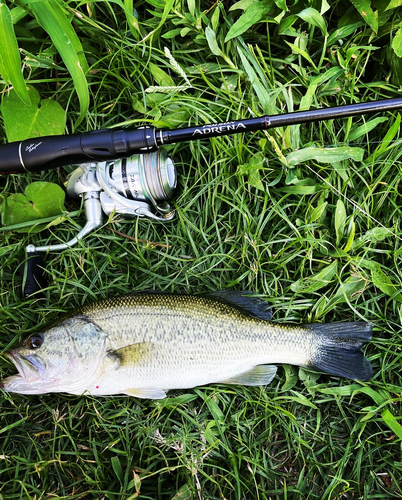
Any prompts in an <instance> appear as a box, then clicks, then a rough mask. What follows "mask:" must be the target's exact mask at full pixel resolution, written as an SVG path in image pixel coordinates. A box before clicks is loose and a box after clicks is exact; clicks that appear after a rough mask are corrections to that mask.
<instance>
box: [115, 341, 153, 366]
mask: <svg viewBox="0 0 402 500" xmlns="http://www.w3.org/2000/svg"><path fill="white" fill-rule="evenodd" d="M152 348H153V344H152V343H151V342H138V343H137V344H131V345H128V346H126V347H122V348H121V349H117V350H115V351H109V353H108V356H109V358H111V359H112V360H113V361H115V362H116V364H117V363H118V366H132V365H134V364H136V363H138V362H139V361H144V359H146V358H147V357H148V356H149V355H150V353H151V352H152Z"/></svg>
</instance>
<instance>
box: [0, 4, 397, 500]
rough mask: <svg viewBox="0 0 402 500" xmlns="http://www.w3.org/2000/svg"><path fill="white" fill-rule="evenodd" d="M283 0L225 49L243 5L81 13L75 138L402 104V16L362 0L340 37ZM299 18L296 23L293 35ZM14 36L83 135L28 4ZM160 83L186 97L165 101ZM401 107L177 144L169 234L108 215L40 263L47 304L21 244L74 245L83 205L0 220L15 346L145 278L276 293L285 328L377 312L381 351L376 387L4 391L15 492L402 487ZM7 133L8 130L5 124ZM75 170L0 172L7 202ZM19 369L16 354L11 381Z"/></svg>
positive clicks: (296, 378) (107, 8)
mask: <svg viewBox="0 0 402 500" xmlns="http://www.w3.org/2000/svg"><path fill="white" fill-rule="evenodd" d="M265 3H266V4H267V5H268V2H265ZM275 4H276V6H274V7H273V8H272V9H271V12H270V13H269V14H268V15H266V16H265V17H264V20H263V21H261V22H259V23H257V24H254V25H252V26H251V27H249V28H248V29H247V30H246V31H245V32H243V33H242V34H241V36H239V37H237V38H235V39H231V40H229V41H226V42H225V37H226V36H227V34H228V32H229V29H230V27H231V26H232V25H233V24H234V23H235V21H236V20H237V19H238V18H239V17H240V15H241V13H242V12H243V11H241V10H232V11H231V10H230V7H231V3H229V2H221V3H218V4H212V3H209V2H205V1H203V0H201V1H200V2H198V1H190V0H189V1H184V0H177V1H176V2H163V1H153V2H138V3H137V2H135V5H134V7H135V8H136V9H137V13H138V19H139V27H140V33H137V31H136V29H135V28H134V27H132V29H131V31H130V29H129V28H128V26H127V17H126V14H125V11H124V10H123V9H122V8H121V5H120V4H118V3H111V2H94V3H90V4H86V5H82V6H80V5H78V4H77V3H76V2H70V3H66V4H65V5H66V7H67V8H68V9H69V13H70V14H71V15H72V16H73V18H74V21H73V23H74V27H75V30H76V32H77V35H78V37H79V39H80V42H81V44H82V47H83V50H84V53H85V55H86V59H87V62H88V65H89V68H90V72H89V74H88V75H87V83H88V90H89V95H90V99H91V102H90V107H89V111H88V113H87V114H86V116H85V119H84V120H83V121H82V122H81V124H80V125H79V126H78V128H77V130H76V131H86V130H93V129H97V128H101V127H119V126H122V125H123V124H125V125H127V124H128V125H130V126H132V127H136V126H140V125H141V124H143V123H149V124H151V125H155V126H157V127H165V128H166V127H173V128H178V127H182V126H187V125H188V124H197V123H199V124H204V123H211V122H221V121H226V120H231V119H238V118H241V117H243V118H249V117H252V116H258V115H262V114H264V113H270V114H276V113H283V112H288V111H292V110H298V109H300V108H304V109H308V108H318V107H327V106H334V105H340V104H349V103H352V102H363V101H369V100H374V99H384V98H387V97H396V96H398V95H399V88H400V85H401V83H402V82H401V80H400V75H401V74H402V73H401V71H400V68H401V65H400V59H399V58H398V57H397V55H396V54H395V53H394V52H393V51H392V49H391V46H390V44H391V42H392V38H393V37H394V36H395V35H396V32H397V30H398V24H399V23H400V22H401V19H400V15H401V13H400V9H391V10H390V11H389V12H388V14H389V17H388V18H387V19H386V18H385V16H386V14H385V13H384V12H382V13H380V14H381V15H380V20H381V22H380V27H379V28H378V33H377V34H375V33H374V32H373V31H372V29H371V27H370V26H369V25H368V24H366V23H365V22H364V21H363V18H362V17H360V16H359V14H358V13H357V11H356V9H355V8H354V7H353V5H352V3H349V2H346V1H339V2H333V5H332V6H331V7H330V9H329V10H328V11H327V12H326V13H325V14H324V15H323V18H324V19H325V23H326V27H327V30H328V33H329V37H325V34H323V32H322V30H321V29H320V27H319V25H317V24H314V23H313V21H311V19H310V22H308V21H306V20H305V16H304V18H303V19H302V18H301V17H298V16H297V15H296V14H298V13H300V12H301V11H302V10H303V8H305V7H308V5H307V4H306V5H304V4H303V5H302V4H300V3H296V4H295V6H294V7H289V8H290V9H291V10H290V12H285V14H284V18H283V21H282V24H281V25H280V26H278V25H277V24H276V23H275V22H274V21H273V18H274V17H277V16H279V15H280V14H281V12H282V9H283V8H284V5H285V2H280V1H278V2H276V3H275ZM125 5H127V6H129V2H126V3H125ZM9 7H10V9H11V7H12V5H11V3H10V5H9ZM310 7H315V8H316V9H317V10H318V11H320V9H321V5H318V4H316V3H312V4H311V5H310ZM377 8H379V5H377V6H373V9H374V10H375V9H377ZM292 15H296V17H295V18H292V17H291V16H292ZM267 16H268V17H269V19H268V18H267ZM163 17H165V20H164V23H163V24H162V25H161V26H160V21H161V19H162V18H163ZM266 18H267V19H266ZM287 20H289V23H290V22H291V21H292V20H293V24H292V26H290V27H288V28H287V31H286V30H285V26H284V22H285V21H287ZM207 26H209V27H210V29H211V30H212V33H215V40H214V39H211V31H210V30H206V28H207ZM14 28H15V32H16V35H17V40H18V43H19V46H20V49H21V50H22V54H23V57H24V55H25V54H26V53H29V54H34V55H35V57H37V60H38V61H39V60H40V61H39V62H37V63H35V64H33V63H32V61H31V62H29V61H26V62H27V63H28V67H27V68H26V69H25V70H24V76H25V78H26V81H27V82H29V83H30V84H31V85H33V86H34V87H35V88H36V89H37V90H38V91H39V92H40V94H41V97H42V99H43V98H55V99H57V100H58V102H59V103H60V104H61V105H62V106H63V107H64V108H65V109H67V131H68V132H72V131H73V129H74V127H76V124H77V120H79V118H80V114H81V109H80V105H79V100H78V98H77V95H76V93H75V87H74V82H73V80H72V78H71V76H70V74H69V72H68V71H67V70H66V69H65V65H64V63H63V59H62V58H61V56H59V55H58V53H57V52H56V51H55V50H53V49H52V43H51V40H50V38H49V37H48V35H47V34H46V32H45V31H43V30H42V29H41V28H40V27H39V25H38V24H37V22H36V21H35V20H34V19H33V18H32V17H30V16H29V15H28V17H25V18H24V19H22V20H21V21H19V22H17V23H16V24H15V25H14ZM292 29H293V30H294V32H291V30H292ZM337 29H339V30H340V31H339V32H336V30H337ZM151 32H153V34H152V35H150V36H147V35H149V34H150V33H151ZM292 33H293V34H292ZM336 33H338V34H339V36H338V35H337V34H336ZM136 34H138V36H136ZM207 35H208V39H209V43H208V40H207ZM325 40H326V42H325ZM286 42H290V43H291V44H293V48H292V47H290V46H289V45H288V44H287V43H286ZM324 43H326V44H327V45H326V50H324V52H323V47H324ZM164 47H168V48H169V49H170V51H171V54H172V56H173V58H174V60H175V61H176V63H177V64H178V65H179V66H180V68H182V71H184V73H185V75H186V78H184V77H183V75H181V74H180V72H178V70H177V68H176V69H175V68H174V67H173V66H172V64H171V61H170V60H169V58H168V57H167V56H166V54H165V52H164ZM219 51H221V52H219ZM150 63H152V64H150ZM153 65H154V66H153ZM155 67H156V68H159V69H160V70H162V71H163V72H164V73H165V74H166V75H168V78H166V76H164V75H163V74H161V73H160V72H158V71H156V70H155ZM166 82H167V84H166ZM188 82H190V84H191V87H189V86H188ZM172 83H173V85H172ZM157 86H167V87H170V89H164V92H163V93H162V92H160V91H159V92H158V91H155V89H153V91H151V92H150V91H149V90H152V89H150V87H157ZM171 87H176V88H171ZM183 87H187V88H184V89H183ZM147 89H148V91H147ZM156 90H157V89H156ZM380 116H381V117H386V118H387V121H383V122H379V123H378V124H377V126H376V127H375V128H373V129H372V130H371V131H369V132H367V133H363V134H361V135H359V133H358V127H360V126H362V125H364V123H366V122H369V121H370V120H372V119H373V118H378V117H380ZM397 116H398V113H397V112H393V113H384V114H382V115H375V116H372V117H368V116H361V117H355V118H353V119H343V120H332V121H329V122H321V123H315V124H310V125H302V126H293V127H290V128H288V129H275V130H270V131H269V132H268V133H267V134H264V133H262V132H259V133H256V134H250V135H247V136H246V135H245V136H232V137H222V138H220V139H212V140H205V141H200V142H194V143H191V144H190V143H188V144H176V145H172V146H169V147H167V148H166V149H167V150H168V152H169V154H170V155H172V156H173V157H174V159H175V162H176V167H177V170H178V173H179V189H178V194H177V199H176V201H175V206H176V214H177V215H176V219H175V220H174V221H173V222H170V223H166V224H163V225H162V224H157V223H155V222H151V221H146V220H139V219H134V220H129V219H124V218H122V217H117V216H115V217H113V218H112V220H110V221H106V219H105V226H104V227H102V228H101V229H99V230H97V231H96V232H94V233H93V234H91V235H90V236H88V237H87V238H85V240H84V241H82V242H81V243H80V244H79V245H77V246H76V247H74V248H72V249H69V250H66V251H64V252H62V253H52V254H48V255H46V268H47V273H48V280H49V286H48V288H47V289H46V291H45V297H44V298H42V299H38V298H32V299H29V300H25V299H23V298H22V294H21V279H20V276H19V267H20V266H21V263H22V262H23V259H24V248H25V246H26V245H27V244H28V243H34V244H37V245H45V244H51V243H56V242H60V241H67V240H69V239H71V238H72V237H73V236H74V235H75V234H76V232H77V225H82V224H83V223H84V218H83V215H82V214H81V215H77V213H76V211H77V210H78V208H79V206H78V205H77V203H75V202H74V201H72V200H67V202H66V206H67V209H68V210H69V211H70V212H71V213H72V214H73V215H72V217H71V218H70V219H67V220H66V221H64V222H62V223H61V224H59V225H57V226H54V227H51V228H50V229H47V230H44V231H42V232H40V233H38V234H34V233H33V232H32V233H31V234H27V233H22V234H21V233H17V232H15V231H13V232H10V231H3V232H1V233H0V238H1V241H2V243H1V247H0V255H1V257H2V265H1V268H0V297H1V305H2V307H1V310H0V330H1V340H0V344H1V345H0V349H1V350H2V351H3V350H6V349H7V348H9V347H10V346H11V345H13V344H15V343H16V342H17V341H18V340H19V339H20V338H22V337H25V336H26V335H27V334H29V333H30V332H33V331H35V330H36V329H37V328H41V327H43V325H45V324H46V323H47V322H50V321H53V320H54V319H56V318H57V317H58V316H59V315H60V314H61V313H62V312H64V311H67V310H70V309H72V308H74V307H77V306H79V305H82V304H85V303H88V302H90V301H93V300H96V299H100V298H104V297H113V296H115V295H117V294H122V293H126V292H130V291H132V290H143V289H155V290H163V291H170V292H189V293H196V292H205V291H212V290H220V289H225V288H233V289H238V290H253V291H255V292H257V293H258V294H260V295H261V296H263V297H266V298H268V299H269V300H270V302H271V303H272V305H273V307H274V319H275V321H278V322H280V321H283V322H285V321H292V322H309V321H320V322H332V321H351V320H365V321H370V322H372V323H373V324H374V339H373V341H372V342H371V343H370V344H369V345H368V347H367V349H366V354H367V356H368V357H369V358H370V359H371V361H372V364H373V368H374V377H373V379H372V380H371V381H369V382H367V383H364V384H363V383H357V382H352V381H347V380H343V379H338V378H335V377H329V376H325V375H318V374H315V373H312V372H307V371H305V370H301V369H300V370H299V369H297V368H294V367H287V366H285V367H281V368H280V369H279V370H278V376H277V377H276V378H275V380H274V381H273V383H272V384H271V385H270V386H268V387H266V388H247V387H229V386H211V387H204V388H199V389H195V390H188V391H173V392H172V393H171V394H169V398H168V399H166V400H162V401H156V402H155V401H154V402H150V401H146V400H136V399H131V398H125V397H114V398H97V399H96V398H91V397H75V396H67V395H60V394H53V395H44V396H18V395H14V394H2V395H1V396H0V404H1V410H0V412H1V413H0V414H1V419H0V477H1V482H0V498H4V499H7V500H8V499H19V498H21V499H27V498H29V499H52V498H84V497H87V498H105V499H106V498H107V499H129V498H140V499H144V500H145V499H158V500H165V499H166V500H171V499H174V500H179V499H180V500H185V499H192V498H194V499H224V498H225V499H230V500H232V499H233V500H234V499H236V500H243V499H248V498H252V499H261V500H268V499H278V500H279V499H298V498H303V499H321V498H323V499H329V500H332V499H339V500H341V499H342V500H344V499H383V498H400V497H402V484H401V483H402V460H401V438H402V429H401V427H400V423H399V422H400V419H401V416H400V415H401V394H402V373H401V367H402V358H401V352H402V351H401V346H402V342H401V337H400V328H401V318H402V310H401V302H402V296H401V289H402V274H401V253H402V251H401V248H402V247H401V237H402V236H401V228H400V205H401V194H400V193H401V191H400V189H401V187H400V178H401V172H402V162H401V154H402V147H401V139H400V132H399V127H398V126H394V128H392V125H393V124H395V123H396V120H397ZM2 124H3V122H2ZM1 134H2V137H3V138H4V141H5V137H6V136H5V129H4V127H3V126H2V128H1ZM353 134H354V135H355V136H356V135H357V138H355V139H353V141H351V142H352V143H353V144H352V145H351V146H352V147H355V148H357V147H358V148H362V149H363V158H362V160H361V161H359V160H356V159H354V160H353V159H351V160H343V161H340V162H338V163H336V162H333V161H330V162H329V163H323V162H320V161H317V160H314V159H311V160H306V161H302V162H301V163H300V164H297V165H295V166H294V167H289V166H288V165H286V157H287V156H288V155H289V154H290V153H292V152H293V154H296V155H298V154H300V155H301V154H302V151H303V150H304V149H305V148H308V147H311V146H317V147H324V148H325V147H329V146H330V147H332V148H334V147H344V146H345V145H347V144H349V142H350V141H349V137H352V138H353V137H354V135H353ZM384 138H386V140H387V141H388V140H389V141H391V142H383V141H384ZM328 154H329V153H328V150H325V149H324V153H323V155H324V156H325V155H328ZM321 159H322V158H321ZM64 178H65V171H64V170H63V169H60V171H47V172H40V173H36V174H27V175H21V176H10V177H0V189H1V196H2V197H5V196H8V195H9V194H12V193H22V192H23V191H24V189H25V187H26V186H27V184H29V183H30V182H32V181H35V180H45V181H53V182H56V183H61V182H62V181H63V180H64ZM323 179H324V180H325V181H326V182H325V181H324V180H323ZM259 181H260V182H261V183H262V187H263V189H258V185H259ZM340 193H342V194H340ZM356 205H358V206H359V207H360V208H361V209H362V210H363V212H362V211H361V210H359V209H357V208H356ZM377 221H378V222H377ZM379 223H380V224H381V225H383V226H385V227H386V228H388V229H389V230H390V232H387V231H386V230H384V229H383V228H382V226H381V225H380V224H379ZM110 229H113V230H115V231H119V232H121V233H123V234H125V235H127V236H130V237H131V239H128V238H125V237H123V236H120V235H118V234H116V233H115V232H113V231H110ZM132 238H134V240H135V241H133V239H132ZM156 243H157V244H158V245H156ZM328 272H329V274H326V273H328ZM325 276H327V279H326V278H325ZM328 276H329V278H328ZM314 277H315V278H314ZM11 373H13V368H12V366H11V364H10V363H9V362H8V361H7V360H6V359H5V358H4V357H2V358H1V364H0V375H1V376H2V377H3V376H6V375H8V374H11Z"/></svg>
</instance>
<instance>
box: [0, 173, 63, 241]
mask: <svg viewBox="0 0 402 500" xmlns="http://www.w3.org/2000/svg"><path fill="white" fill-rule="evenodd" d="M64 197H65V195H64V191H63V190H62V188H61V187H60V186H58V185H57V184H53V183H51V182H33V183H32V184H29V185H28V186H27V188H26V189H25V195H23V194H21V193H16V194H13V195H11V196H9V197H8V198H6V200H5V201H4V202H3V204H2V207H1V211H2V214H1V215H2V223H3V225H5V226H11V225H13V224H19V223H21V222H27V221H34V220H38V219H43V218H45V217H51V216H53V215H59V214H61V213H62V212H63V211H64V210H65V208H64ZM19 232H25V230H23V229H21V230H19Z"/></svg>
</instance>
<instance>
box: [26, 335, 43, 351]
mask: <svg viewBox="0 0 402 500" xmlns="http://www.w3.org/2000/svg"><path fill="white" fill-rule="evenodd" d="M42 344H43V338H42V337H41V336H40V335H32V337H30V338H29V339H28V347H29V348H30V349H39V347H40V346H41V345H42Z"/></svg>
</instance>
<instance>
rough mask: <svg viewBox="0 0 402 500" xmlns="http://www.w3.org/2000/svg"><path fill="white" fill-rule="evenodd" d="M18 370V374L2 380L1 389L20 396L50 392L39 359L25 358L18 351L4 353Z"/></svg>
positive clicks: (0, 382)
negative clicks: (42, 374)
mask: <svg viewBox="0 0 402 500" xmlns="http://www.w3.org/2000/svg"><path fill="white" fill-rule="evenodd" d="M4 356H5V357H6V358H8V359H9V360H10V361H11V362H12V363H13V364H14V365H15V367H16V368H17V370H18V374H16V375H11V376H10V377H7V378H5V379H3V380H0V389H2V390H3V391H6V392H16V393H19V394H44V393H46V392H48V390H47V388H46V384H45V381H44V380H43V379H42V377H41V372H42V371H43V367H42V365H41V363H40V361H39V360H38V359H33V358H31V357H30V356H23V355H22V354H20V353H18V352H16V351H8V352H6V353H4Z"/></svg>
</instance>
